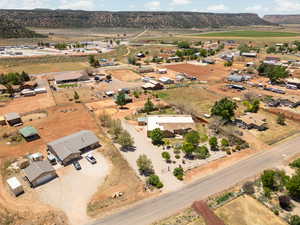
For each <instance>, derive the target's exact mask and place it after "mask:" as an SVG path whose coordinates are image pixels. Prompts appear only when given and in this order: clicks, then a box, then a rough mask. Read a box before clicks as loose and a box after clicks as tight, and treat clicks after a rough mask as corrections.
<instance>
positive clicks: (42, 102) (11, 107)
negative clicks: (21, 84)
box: [0, 93, 55, 115]
mask: <svg viewBox="0 0 300 225" xmlns="http://www.w3.org/2000/svg"><path fill="white" fill-rule="evenodd" d="M54 105H55V102H54V100H53V98H52V96H51V94H50V93H47V94H39V95H36V96H32V97H21V98H16V99H13V100H11V101H8V102H6V103H1V107H0V115H4V114H6V113H9V112H17V113H20V114H22V113H28V112H32V111H35V110H42V109H45V108H48V107H51V106H54Z"/></svg>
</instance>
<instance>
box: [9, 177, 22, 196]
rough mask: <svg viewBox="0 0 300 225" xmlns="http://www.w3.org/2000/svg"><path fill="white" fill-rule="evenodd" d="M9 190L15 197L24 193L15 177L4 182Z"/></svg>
mask: <svg viewBox="0 0 300 225" xmlns="http://www.w3.org/2000/svg"><path fill="white" fill-rule="evenodd" d="M6 182H7V184H8V186H9V189H10V190H11V191H12V193H14V195H15V196H18V195H20V194H22V193H23V192H24V189H23V186H22V184H21V183H20V181H19V180H18V179H17V178H16V177H11V178H9V179H7V180H6Z"/></svg>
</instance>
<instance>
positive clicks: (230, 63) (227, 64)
mask: <svg viewBox="0 0 300 225" xmlns="http://www.w3.org/2000/svg"><path fill="white" fill-rule="evenodd" d="M232 65H233V62H232V61H227V62H225V63H224V66H225V67H231V66H232Z"/></svg>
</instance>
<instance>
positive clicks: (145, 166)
mask: <svg viewBox="0 0 300 225" xmlns="http://www.w3.org/2000/svg"><path fill="white" fill-rule="evenodd" d="M136 163H137V166H138V168H139V171H140V173H141V174H142V175H145V176H149V175H152V174H154V169H153V165H152V162H151V160H150V159H149V158H148V157H147V156H146V155H140V157H139V158H138V159H137V161H136Z"/></svg>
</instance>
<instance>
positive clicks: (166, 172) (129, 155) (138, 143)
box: [121, 121, 183, 191]
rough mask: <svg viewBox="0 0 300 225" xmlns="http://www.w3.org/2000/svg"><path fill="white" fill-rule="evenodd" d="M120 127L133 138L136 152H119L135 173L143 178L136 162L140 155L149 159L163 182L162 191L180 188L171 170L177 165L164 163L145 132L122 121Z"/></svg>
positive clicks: (181, 184)
mask: <svg viewBox="0 0 300 225" xmlns="http://www.w3.org/2000/svg"><path fill="white" fill-rule="evenodd" d="M122 126H123V128H124V129H125V130H127V131H128V132H129V133H130V135H131V136H132V137H133V139H134V143H135V147H136V150H135V151H128V152H123V151H121V154H122V155H123V156H124V157H125V158H126V160H127V161H128V162H129V164H130V166H131V167H132V168H133V169H134V170H135V171H136V173H137V174H138V175H139V176H140V177H141V178H143V176H141V175H140V174H139V170H138V167H137V164H136V160H137V159H138V158H139V156H140V155H142V154H145V155H147V156H148V157H149V158H150V159H151V161H152V164H153V167H154V170H155V173H156V174H157V175H158V176H159V177H160V179H161V181H162V182H163V184H164V191H174V190H176V189H178V188H180V187H182V186H183V182H181V181H179V180H177V178H175V176H174V175H173V169H174V168H175V167H177V165H175V164H168V163H166V162H165V160H164V159H163V158H162V156H161V152H162V151H161V150H160V149H159V148H158V147H156V146H154V145H153V144H152V143H151V140H150V139H149V138H147V135H146V132H143V131H138V130H137V129H136V126H134V125H131V124H129V123H127V122H126V121H122Z"/></svg>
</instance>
